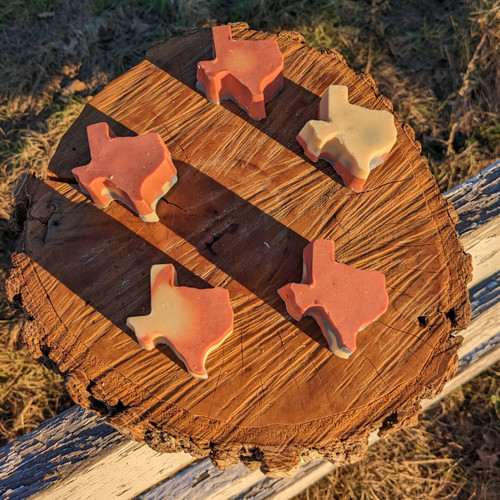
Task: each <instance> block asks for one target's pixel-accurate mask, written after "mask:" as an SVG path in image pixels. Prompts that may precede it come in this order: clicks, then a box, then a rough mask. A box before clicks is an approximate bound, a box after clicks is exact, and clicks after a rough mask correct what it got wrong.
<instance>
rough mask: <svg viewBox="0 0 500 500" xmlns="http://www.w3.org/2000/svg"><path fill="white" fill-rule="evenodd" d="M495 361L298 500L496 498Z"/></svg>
mask: <svg viewBox="0 0 500 500" xmlns="http://www.w3.org/2000/svg"><path fill="white" fill-rule="evenodd" d="M499 370H500V363H498V364H497V365H496V366H494V367H492V368H491V369H490V370H488V371H487V372H485V373H484V374H483V375H481V376H480V377H477V378H476V379H475V380H473V381H472V382H471V383H470V384H467V385H466V386H464V387H462V388H460V389H458V390H456V391H455V392H454V393H453V394H451V395H450V396H448V397H447V398H446V399H445V400H443V401H442V402H441V403H439V405H437V406H436V407H434V408H433V409H431V410H429V411H428V412H427V413H426V414H425V416H424V417H421V422H420V424H419V425H418V427H415V428H408V429H403V430H401V431H399V432H397V433H395V434H393V435H391V436H388V437H387V438H385V439H383V440H382V441H380V442H378V443H377V444H376V445H374V446H372V447H371V448H370V449H369V451H368V452H367V453H366V455H365V458H364V459H363V460H362V461H361V462H359V463H357V464H354V465H351V466H346V467H341V468H339V469H337V470H335V471H334V472H333V473H331V474H329V475H328V476H327V477H325V478H324V479H323V480H321V481H319V482H318V483H316V484H315V485H314V486H311V487H310V488H309V489H308V490H307V491H306V492H304V493H303V494H301V495H300V496H298V497H297V499H300V500H306V499H307V500H319V499H323V498H339V499H340V498H342V499H345V500H359V499H367V500H368V499H370V500H372V499H374V500H375V499H391V500H393V499H394V500H396V499H408V498H412V499H436V498H439V499H442V500H444V499H456V498H463V499H484V500H493V499H495V498H500V470H499V464H500V462H499V455H500V425H499V418H500V386H499V383H498V376H499V375H500V373H499Z"/></svg>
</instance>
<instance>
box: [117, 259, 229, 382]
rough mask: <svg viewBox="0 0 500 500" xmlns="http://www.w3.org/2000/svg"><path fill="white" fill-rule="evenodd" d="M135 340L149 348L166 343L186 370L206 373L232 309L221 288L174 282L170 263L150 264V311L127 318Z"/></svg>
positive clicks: (226, 330)
mask: <svg viewBox="0 0 500 500" xmlns="http://www.w3.org/2000/svg"><path fill="white" fill-rule="evenodd" d="M127 326H129V327H130V328H131V329H132V330H133V331H134V333H135V335H136V337H137V340H138V342H139V344H140V345H141V346H142V347H144V348H145V349H148V350H151V349H153V348H154V347H155V346H157V345H158V344H167V345H168V346H169V347H170V348H171V349H172V350H173V351H174V353H175V354H176V355H177V357H178V358H179V359H180V360H181V361H182V362H183V363H184V365H185V366H186V368H187V370H188V372H189V373H190V374H191V375H192V376H193V377H197V378H200V379H206V378H207V377H208V374H207V371H206V369H205V361H206V359H207V356H208V355H209V354H210V353H211V352H212V351H213V350H214V349H216V348H217V347H218V346H219V345H221V344H222V342H223V341H224V340H225V339H226V338H227V337H228V336H229V335H230V334H231V332H232V331H233V309H232V308H231V304H230V303H229V292H228V291H227V290H226V289H224V288H219V287H217V288H206V289H198V288H191V287H186V286H178V284H177V273H176V271H175V268H174V266H173V265H172V264H159V265H154V266H153V267H152V268H151V313H150V314H148V315H147V316H135V317H130V318H127Z"/></svg>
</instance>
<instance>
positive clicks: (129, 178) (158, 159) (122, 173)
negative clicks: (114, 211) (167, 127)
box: [72, 122, 177, 222]
mask: <svg viewBox="0 0 500 500" xmlns="http://www.w3.org/2000/svg"><path fill="white" fill-rule="evenodd" d="M87 135H88V139H89V146H90V157H91V161H90V163H89V164H87V165H84V166H82V167H77V168H74V169H73V170H72V172H73V175H74V176H75V179H76V180H77V181H78V184H79V185H80V188H81V190H82V191H84V192H86V193H88V194H89V195H90V197H91V198H92V200H93V201H94V203H95V204H96V205H97V206H99V207H100V208H105V207H107V206H108V205H109V204H110V202H111V201H112V200H119V201H121V202H122V203H124V204H125V205H127V206H128V207H129V208H130V209H132V210H134V211H135V212H136V213H137V214H138V215H139V217H140V218H141V219H142V220H144V221H146V222H156V221H158V220H159V219H158V215H157V214H156V205H157V203H158V201H159V200H160V198H162V197H163V196H165V194H166V193H167V192H168V191H169V190H170V188H171V187H172V186H173V185H174V184H175V182H176V181H177V170H176V168H175V166H174V164H173V163H172V158H171V156H170V152H169V151H168V149H167V146H165V143H164V142H163V140H162V139H161V137H160V135H159V134H156V133H149V134H144V135H138V136H135V137H116V135H115V134H114V133H113V131H112V130H111V129H110V128H109V125H108V124H107V123H105V122H102V123H95V124H93V125H89V126H88V127H87Z"/></svg>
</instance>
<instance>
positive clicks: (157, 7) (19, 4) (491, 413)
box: [0, 0, 500, 499]
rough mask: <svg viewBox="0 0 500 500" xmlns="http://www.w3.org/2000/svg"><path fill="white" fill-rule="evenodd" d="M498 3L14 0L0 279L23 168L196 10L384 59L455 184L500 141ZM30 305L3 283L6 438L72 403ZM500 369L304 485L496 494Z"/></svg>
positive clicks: (383, 71)
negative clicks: (36, 338)
mask: <svg viewBox="0 0 500 500" xmlns="http://www.w3.org/2000/svg"><path fill="white" fill-rule="evenodd" d="M499 10H500V3H499V2H498V0H464V1H463V2H456V1H453V0H443V1H438V0H408V1H406V2H389V1H388V0H371V1H355V0H297V1H293V2H290V1H285V0H245V1H243V0H241V1H234V2H224V1H222V0H214V1H212V2H209V1H206V0H198V1H196V0H178V1H176V2H170V1H168V0H137V1H136V0H79V1H76V0H68V1H64V2H63V1H62V0H61V1H59V0H12V1H10V2H4V3H2V4H0V28H1V29H0V52H1V54H2V58H1V59H0V75H1V78H0V282H3V280H4V278H5V276H6V273H7V272H8V268H9V265H10V264H9V262H10V253H11V252H12V251H13V250H14V248H15V238H16V235H15V234H14V233H13V232H12V231H11V230H10V229H9V228H8V218H9V215H10V212H11V206H10V192H11V190H12V187H13V184H14V182H15V179H16V178H17V177H18V176H19V174H20V173H21V172H23V171H25V170H26V169H35V170H36V171H37V172H38V173H40V174H43V172H44V171H45V169H46V167H47V163H48V160H49V159H50V157H51V156H52V154H53V152H54V148H55V147H56V145H57V143H58V141H59V139H60V137H61V136H62V134H63V133H64V132H65V130H66V129H67V128H68V127H69V125H70V124H71V123H72V121H73V120H74V119H75V118H76V116H77V115H78V113H79V112H80V110H81V109H82V107H83V105H84V104H85V102H86V101H87V100H88V98H89V97H90V96H92V95H94V94H95V93H97V92H98V91H99V90H100V89H101V88H102V87H103V86H104V85H106V84H107V83H108V82H109V81H110V80H111V79H113V78H114V77H116V76H118V75H119V74H121V73H122V72H123V71H125V70H127V69H128V68H130V67H132V66H133V65H134V64H136V63H138V62H139V61H140V60H141V59H142V57H143V54H144V52H145V50H146V48H147V47H148V46H149V45H150V44H151V43H152V42H153V41H155V40H159V39H164V38H168V37H170V36H172V35H175V34H176V33H177V32H178V31H179V28H180V27H182V26H193V25H199V26H210V25H213V24H218V23H224V22H227V21H229V20H231V21H247V22H248V23H249V24H250V26H251V27H252V28H255V29H267V30H271V31H277V30H279V29H282V28H283V29H295V30H297V31H300V32H302V33H303V34H304V35H305V36H306V39H307V41H308V43H310V44H311V45H313V46H315V47H318V48H335V49H337V50H339V51H340V52H341V53H342V54H343V55H344V57H346V59H347V61H348V63H349V64H350V65H351V66H352V67H353V68H355V69H356V70H358V71H366V70H369V71H370V72H371V73H372V75H373V76H374V78H375V80H376V81H377V83H378V85H379V87H380V89H381V91H382V92H383V93H384V94H385V95H387V96H388V97H389V98H390V99H391V100H392V101H393V103H394V105H395V109H396V110H397V111H398V113H399V115H400V116H401V118H402V119H403V120H404V121H406V122H408V123H410V125H412V126H413V127H414V129H415V131H416V135H417V138H418V139H419V140H420V141H421V142H422V145H423V151H424V154H425V155H426V157H427V159H428V161H429V164H430V167H431V169H432V171H433V173H434V175H435V176H436V180H437V182H438V184H439V187H440V188H441V189H442V190H443V191H444V190H446V189H449V188H450V187H452V186H453V185H455V184H457V183H458V182H460V181H462V180H463V179H465V178H467V177H469V176H470V175H472V174H473V173H476V172H478V171H479V170H481V169H482V168H484V167H485V166H486V165H488V164H489V163H492V162H493V160H495V159H496V158H498V157H499V156H500V119H499V116H500V97H499V94H498V88H500V81H499V80H500V77H499V71H498V66H499V65H498V61H500V13H499ZM21 317H22V314H21V313H20V312H18V311H15V310H14V308H13V307H12V306H11V305H10V304H9V303H8V302H7V301H6V299H5V297H4V296H3V295H2V294H1V293H0V444H2V443H4V442H6V441H8V440H10V439H12V438H14V437H16V436H19V435H21V434H23V433H25V432H27V431H29V430H30V429H32V428H33V427H36V426H37V425H38V424H39V423H40V422H42V421H43V420H45V419H46V418H49V417H50V416H52V415H54V414H57V413H58V412H60V411H62V410H63V409H65V408H67V407H68V405H70V404H71V402H70V400H69V398H68V396H67V395H66V393H65V392H64V387H63V383H62V381H61V380H60V379H59V378H58V377H57V376H55V375H54V374H52V373H51V372H49V370H47V369H45V368H43V367H41V366H40V365H38V364H37V363H36V362H35V361H34V360H33V359H32V358H31V357H30V355H29V354H28V353H27V351H26V349H25V348H24V346H23V344H22V342H21V341H20V340H19V331H20V321H21ZM499 369H500V367H499V366H497V367H496V368H495V370H496V372H498V370H499ZM496 372H495V371H490V372H488V373H487V374H486V375H484V376H481V377H479V378H478V379H476V381H474V383H473V384H472V385H470V386H466V387H465V388H463V389H462V390H460V391H458V392H457V393H455V395H454V396H452V397H450V398H447V399H446V400H445V402H444V403H442V404H441V406H440V407H439V408H437V409H435V410H433V411H432V412H431V413H430V414H429V416H428V417H426V418H425V420H423V422H422V424H421V425H420V426H419V427H418V428H416V429H410V430H405V431H401V432H400V433H398V434H397V435H394V436H391V437H389V438H387V439H386V440H384V441H383V442H381V443H379V444H377V445H376V447H373V448H372V449H371V450H370V452H369V453H368V455H367V457H366V459H365V460H364V461H363V462H361V463H360V464H357V465H354V466H351V467H346V468H342V469H339V470H337V471H335V473H333V474H332V475H331V476H329V477H328V478H327V479H326V480H324V481H323V482H321V483H319V484H318V485H316V486H314V487H313V488H311V489H309V490H308V492H307V493H306V494H305V496H302V498H330V497H331V498H370V499H376V498H408V497H415V498H456V497H460V498H494V496H495V495H496V494H497V493H496V492H498V491H500V485H499V484H498V481H499V474H498V462H497V460H498V454H497V452H496V451H495V450H498V449H499V446H498V432H499V430H498V413H499V409H498V397H499V395H498V385H497V382H496V381H495V375H498V373H496ZM492 443H493V444H492ZM492 446H496V448H494V447H493V448H492Z"/></svg>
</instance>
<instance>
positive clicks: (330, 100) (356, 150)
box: [297, 85, 397, 192]
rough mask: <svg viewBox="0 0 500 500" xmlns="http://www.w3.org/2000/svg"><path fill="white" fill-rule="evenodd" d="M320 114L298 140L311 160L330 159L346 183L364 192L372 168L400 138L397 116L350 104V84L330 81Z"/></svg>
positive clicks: (378, 163) (307, 125)
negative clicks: (397, 128)
mask: <svg viewBox="0 0 500 500" xmlns="http://www.w3.org/2000/svg"><path fill="white" fill-rule="evenodd" d="M318 118H319V119H318V120H310V121H308V122H307V123H306V124H305V125H304V127H303V128H302V130H301V131H300V132H299V135H298V136H297V141H298V142H299V143H300V145H301V146H302V147H303V148H304V153H305V154H306V156H307V157H308V158H309V159H310V160H312V161H314V162H316V161H318V159H320V158H323V159H325V160H328V161H329V162H330V163H331V164H332V165H333V167H334V169H335V170H336V172H337V173H338V174H339V175H340V176H341V177H342V180H343V181H344V184H345V185H346V186H347V187H349V188H351V189H352V190H353V191H356V192H360V191H361V190H362V189H363V186H364V184H365V182H366V179H367V178H368V175H369V174H370V171H371V170H372V169H374V168H375V167H377V166H378V165H380V164H381V163H382V162H383V161H384V160H385V158H386V157H387V156H388V154H389V152H390V151H391V149H392V147H393V146H394V144H395V142H396V135H397V131H396V126H395V125H394V116H393V115H392V113H389V111H384V110H382V111H379V110H375V109H367V108H363V107H361V106H357V105H355V104H350V103H349V101H348V89H347V87H344V86H343V85H330V87H328V90H327V91H326V92H325V94H324V95H323V97H322V98H321V101H320V103H319V113H318Z"/></svg>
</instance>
